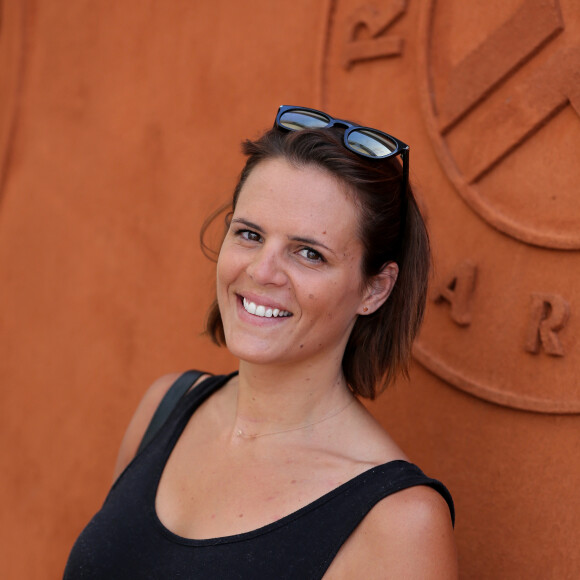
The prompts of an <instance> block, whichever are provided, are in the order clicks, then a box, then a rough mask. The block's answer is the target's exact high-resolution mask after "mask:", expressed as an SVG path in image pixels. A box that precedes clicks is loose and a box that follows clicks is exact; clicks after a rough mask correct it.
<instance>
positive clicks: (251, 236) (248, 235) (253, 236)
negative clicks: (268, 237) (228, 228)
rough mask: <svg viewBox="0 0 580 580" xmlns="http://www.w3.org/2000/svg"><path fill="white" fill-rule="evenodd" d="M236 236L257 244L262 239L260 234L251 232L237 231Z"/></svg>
mask: <svg viewBox="0 0 580 580" xmlns="http://www.w3.org/2000/svg"><path fill="white" fill-rule="evenodd" d="M236 234H237V235H238V236H240V237H241V238H243V239H244V240H248V241H249V242H259V241H260V240H261V239H262V236H260V234H258V233H256V232H253V231H252V230H239V231H237V232H236Z"/></svg>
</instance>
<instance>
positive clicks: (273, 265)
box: [246, 247, 287, 286]
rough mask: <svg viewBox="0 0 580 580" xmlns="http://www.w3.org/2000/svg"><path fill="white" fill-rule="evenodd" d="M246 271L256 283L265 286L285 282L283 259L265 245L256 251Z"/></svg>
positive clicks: (280, 284)
mask: <svg viewBox="0 0 580 580" xmlns="http://www.w3.org/2000/svg"><path fill="white" fill-rule="evenodd" d="M246 272H247V273H248V275H249V276H250V278H251V279H252V280H254V282H256V284H260V285H261V286H267V285H269V284H271V285H275V286H282V285H283V284H285V283H286V280H287V278H286V273H285V271H284V268H283V259H282V258H281V256H280V255H279V254H278V253H277V252H275V251H272V250H271V249H269V248H267V247H262V249H261V250H260V251H259V252H257V253H256V254H255V255H254V257H253V259H252V261H251V262H250V264H248V267H247V268H246Z"/></svg>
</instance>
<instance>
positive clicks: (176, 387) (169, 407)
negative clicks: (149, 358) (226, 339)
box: [137, 371, 205, 453]
mask: <svg viewBox="0 0 580 580" xmlns="http://www.w3.org/2000/svg"><path fill="white" fill-rule="evenodd" d="M203 374H205V373H204V372H202V371H187V372H185V373H183V374H182V375H181V376H180V377H179V378H178V379H177V380H176V381H175V382H174V383H173V384H172V385H171V386H170V387H169V389H168V390H167V392H166V393H165V395H164V396H163V399H161V402H160V403H159V406H158V407H157V409H155V413H154V414H153V417H152V419H151V422H150V423H149V425H148V427H147V430H146V431H145V434H144V435H143V439H141V443H140V444H139V448H138V449H137V453H139V452H141V450H142V449H144V448H145V447H146V446H147V444H148V443H149V441H151V439H153V437H155V434H156V433H157V431H159V429H160V428H161V426H162V425H163V423H165V421H167V418H168V417H169V415H171V411H173V409H174V408H175V406H176V405H177V403H178V402H179V401H180V399H181V398H182V397H183V396H184V395H185V393H187V391H189V389H190V388H191V387H192V385H193V384H194V383H195V381H197V380H198V379H199V377H201V376H202V375H203Z"/></svg>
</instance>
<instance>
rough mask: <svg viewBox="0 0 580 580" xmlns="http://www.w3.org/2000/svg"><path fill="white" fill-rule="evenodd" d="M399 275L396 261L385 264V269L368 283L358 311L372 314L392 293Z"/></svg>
mask: <svg viewBox="0 0 580 580" xmlns="http://www.w3.org/2000/svg"><path fill="white" fill-rule="evenodd" d="M398 275H399V266H398V265H397V264H396V262H389V263H388V264H385V265H384V266H383V269H382V270H381V271H380V272H379V273H378V274H377V275H376V276H373V278H372V279H371V280H370V282H369V284H368V285H367V290H366V293H365V295H364V296H363V301H362V302H361V305H360V308H359V312H358V313H359V314H372V313H373V312H376V311H377V310H378V309H379V308H380V307H381V306H382V305H383V304H384V303H385V302H386V300H387V298H388V297H389V295H390V294H391V292H392V290H393V287H394V286H395V282H396V281H397V276H398Z"/></svg>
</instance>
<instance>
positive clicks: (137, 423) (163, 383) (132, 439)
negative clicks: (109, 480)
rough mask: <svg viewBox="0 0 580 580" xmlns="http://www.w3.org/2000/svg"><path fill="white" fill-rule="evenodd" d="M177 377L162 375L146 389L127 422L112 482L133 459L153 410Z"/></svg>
mask: <svg viewBox="0 0 580 580" xmlns="http://www.w3.org/2000/svg"><path fill="white" fill-rule="evenodd" d="M179 376H180V374H179V373H173V374H169V375H164V376H162V377H160V378H158V379H157V380H156V381H155V382H154V383H153V384H152V385H151V386H150V387H149V389H147V392H146V393H145V395H144V396H143V398H142V399H141V402H140V403H139V406H138V407H137V410H136V411H135V414H134V415H133V418H132V419H131V421H130V422H129V426H128V427H127V431H125V436H124V437H123V441H122V442H121V448H120V449H119V454H118V455H117V462H116V464H115V472H114V475H113V481H116V480H117V478H118V477H119V475H121V473H122V472H123V470H124V469H125V467H127V465H129V463H130V461H131V460H132V459H133V457H135V454H136V453H137V449H138V447H139V444H140V443H141V439H143V435H144V434H145V431H146V429H147V426H148V425H149V423H150V421H151V419H152V417H153V414H154V413H155V409H157V407H158V406H159V403H160V402H161V399H162V398H163V396H164V395H165V393H166V392H167V391H168V390H169V387H170V386H171V385H172V384H173V383H174V382H175V381H176V380H177V378H179Z"/></svg>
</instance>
